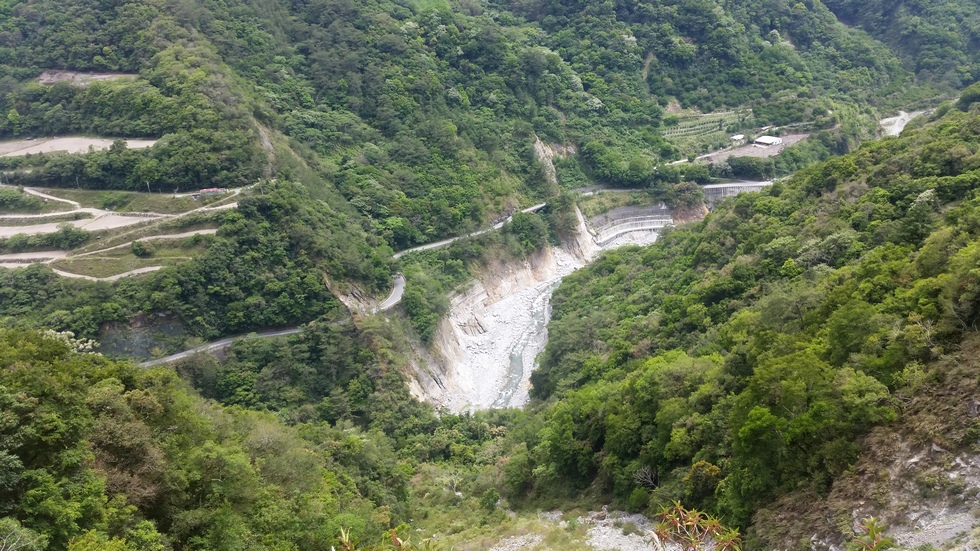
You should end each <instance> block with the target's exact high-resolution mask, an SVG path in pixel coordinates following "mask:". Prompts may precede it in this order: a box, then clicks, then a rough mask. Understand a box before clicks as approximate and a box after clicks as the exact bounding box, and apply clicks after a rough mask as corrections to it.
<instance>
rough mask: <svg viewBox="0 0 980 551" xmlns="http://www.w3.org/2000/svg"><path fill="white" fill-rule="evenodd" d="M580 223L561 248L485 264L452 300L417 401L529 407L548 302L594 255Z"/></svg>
mask: <svg viewBox="0 0 980 551" xmlns="http://www.w3.org/2000/svg"><path fill="white" fill-rule="evenodd" d="M578 217H579V231H578V232H577V234H576V235H575V236H574V237H573V238H571V239H568V240H566V242H565V243H564V244H563V245H562V246H560V247H551V248H547V249H544V250H541V251H538V252H537V253H535V254H533V255H531V256H530V257H528V258H525V259H522V260H515V261H509V262H496V263H491V264H490V265H488V266H487V267H486V268H484V269H483V270H482V271H481V273H480V274H479V275H478V277H477V279H476V281H474V282H473V283H472V284H471V285H470V287H468V288H467V289H465V290H464V291H462V292H460V293H459V294H457V295H456V296H454V297H452V299H451V308H450V312H449V314H448V315H447V316H445V317H444V318H443V319H442V320H441V321H440V323H439V327H438V329H437V331H436V334H435V337H434V339H433V345H432V346H431V347H430V349H429V350H426V351H420V354H419V358H418V363H419V365H418V366H417V369H416V371H417V373H416V379H415V381H414V382H413V384H412V385H411V386H412V390H413V393H415V395H416V396H417V397H418V398H420V399H422V400H426V401H428V402H431V403H433V404H435V405H436V406H437V407H445V408H447V409H449V410H450V411H453V412H459V411H467V410H477V409H486V408H490V407H520V406H523V405H524V404H525V403H526V402H527V399H528V391H529V389H530V383H529V378H530V375H531V372H532V371H533V369H534V367H535V358H536V356H537V355H538V353H539V352H541V350H543V349H544V345H545V343H546V342H547V330H546V327H545V326H546V324H547V321H548V315H549V310H550V301H551V294H552V292H553V291H554V289H555V288H556V287H557V285H558V283H559V282H560V281H561V278H562V277H564V276H566V275H568V274H570V273H572V272H573V271H575V270H577V269H578V268H581V267H582V266H585V265H586V264H588V263H589V262H591V261H592V259H593V258H594V257H595V256H596V254H598V253H599V251H600V248H599V247H598V246H597V245H596V244H595V243H594V241H593V240H592V237H591V235H590V234H589V233H588V232H587V231H586V229H585V220H584V219H583V218H582V216H581V213H579V214H578ZM652 239H655V235H654V236H651V241H652Z"/></svg>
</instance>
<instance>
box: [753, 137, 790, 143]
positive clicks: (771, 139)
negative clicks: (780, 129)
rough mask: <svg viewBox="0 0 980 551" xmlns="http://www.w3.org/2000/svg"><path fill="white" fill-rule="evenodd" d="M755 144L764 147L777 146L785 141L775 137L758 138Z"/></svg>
mask: <svg viewBox="0 0 980 551" xmlns="http://www.w3.org/2000/svg"><path fill="white" fill-rule="evenodd" d="M755 143H758V144H762V145H776V144H780V143H783V139H782V138H776V137H773V136H759V137H758V138H756V139H755Z"/></svg>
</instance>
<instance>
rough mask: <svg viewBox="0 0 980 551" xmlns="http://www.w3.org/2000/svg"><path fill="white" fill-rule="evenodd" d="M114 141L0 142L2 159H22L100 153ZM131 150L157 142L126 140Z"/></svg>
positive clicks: (74, 137) (42, 140) (71, 138)
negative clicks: (23, 157)
mask: <svg viewBox="0 0 980 551" xmlns="http://www.w3.org/2000/svg"><path fill="white" fill-rule="evenodd" d="M112 142H113V140H112V139H109V138H83V137H80V136H73V137H68V138H38V139H36V140H14V141H10V142H0V157H20V156H23V155H36V154H38V153H53V152H55V151H63V152H65V153H85V152H87V151H88V149H89V147H92V148H93V149H95V150H97V151H99V150H103V149H109V147H110V146H111V145H112ZM125 142H126V147H128V148H129V149H143V148H147V147H150V146H152V145H153V144H155V143H157V141H156V140H125Z"/></svg>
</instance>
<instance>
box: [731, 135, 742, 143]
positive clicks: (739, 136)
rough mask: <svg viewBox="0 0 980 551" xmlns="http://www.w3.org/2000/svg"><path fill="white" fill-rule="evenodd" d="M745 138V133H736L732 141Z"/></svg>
mask: <svg viewBox="0 0 980 551" xmlns="http://www.w3.org/2000/svg"><path fill="white" fill-rule="evenodd" d="M744 139H745V134H735V135H734V136H732V141H733V142H737V141H741V140H744Z"/></svg>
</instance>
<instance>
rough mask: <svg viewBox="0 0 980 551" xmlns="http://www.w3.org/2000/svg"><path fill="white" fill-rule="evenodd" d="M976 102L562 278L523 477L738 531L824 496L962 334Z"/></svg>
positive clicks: (971, 251) (973, 257) (972, 279)
mask: <svg viewBox="0 0 980 551" xmlns="http://www.w3.org/2000/svg"><path fill="white" fill-rule="evenodd" d="M974 88H975V87H974ZM976 99H977V97H976V91H975V90H973V91H968V92H967V93H965V94H964V97H963V100H961V101H960V102H959V103H958V106H959V109H957V108H950V107H949V106H947V107H946V108H944V109H942V110H941V112H940V114H939V115H937V116H936V118H935V120H934V121H933V122H931V123H929V124H928V125H926V126H925V127H924V128H922V129H920V130H918V131H914V132H913V131H906V133H905V134H903V136H902V137H900V138H887V139H883V140H880V141H877V142H873V143H869V144H866V145H864V146H862V147H861V148H860V149H859V150H858V151H856V152H855V153H853V154H850V155H846V156H843V157H840V158H835V159H833V160H831V161H829V162H826V163H822V164H820V165H817V166H815V167H813V168H811V169H807V170H804V171H801V172H800V173H798V174H797V175H796V176H794V177H793V178H791V179H788V180H787V181H785V182H780V183H777V184H775V185H774V186H772V188H770V189H768V190H766V191H764V192H762V193H758V194H744V195H740V196H738V197H736V198H734V199H730V200H727V201H726V202H724V203H722V204H721V205H719V207H718V209H717V210H716V211H715V212H714V213H713V214H711V215H710V216H708V217H707V218H706V219H705V220H704V221H703V222H701V223H698V224H695V225H693V226H691V227H687V228H684V229H680V230H677V231H675V232H672V233H669V234H668V235H666V236H664V237H663V239H662V240H661V241H659V242H658V243H657V244H655V245H653V246H651V247H648V248H646V249H639V248H634V249H623V250H621V251H615V252H610V253H606V254H605V255H604V256H603V257H602V258H600V259H599V260H598V261H597V262H596V263H594V264H593V265H592V266H590V267H589V268H587V269H584V270H581V271H580V272H578V273H576V274H573V275H572V276H569V277H568V278H566V279H565V280H564V282H563V284H562V286H561V287H560V288H559V289H558V291H557V292H556V293H555V297H554V301H553V305H554V314H553V318H552V322H551V324H550V325H549V343H548V346H547V349H546V351H545V353H544V355H543V358H542V365H541V368H540V370H539V371H537V372H535V373H534V374H533V375H532V381H533V383H534V387H533V394H534V395H536V396H537V397H538V398H539V399H540V400H543V401H545V402H546V403H548V404H551V405H549V406H548V408H546V409H545V410H544V412H543V413H542V414H543V415H544V416H545V418H546V419H547V422H546V424H545V428H544V429H543V430H541V431H540V432H539V433H538V434H537V439H536V440H535V441H534V443H535V447H534V448H533V449H534V450H535V451H534V452H533V453H530V455H529V456H528V458H525V459H523V460H525V461H530V462H531V464H532V466H533V472H534V473H536V475H535V477H541V475H543V474H545V473H547V477H545V480H553V481H556V480H577V481H578V483H579V484H580V485H581V487H583V488H584V487H585V486H586V485H588V484H590V483H593V481H595V480H598V481H601V482H602V483H603V484H605V485H607V487H608V488H609V489H611V490H612V491H614V492H615V493H616V494H618V495H620V496H622V497H623V498H624V499H625V498H628V499H629V501H630V502H631V503H632V504H633V506H635V507H639V508H643V507H644V506H645V504H646V503H647V502H648V501H649V503H650V505H655V504H657V503H662V502H663V501H664V500H667V499H671V498H677V499H683V500H685V501H686V502H687V503H689V504H696V505H698V506H700V507H704V508H707V509H708V510H711V511H715V512H718V513H720V514H722V515H724V516H725V517H726V518H728V519H729V520H731V521H733V522H735V523H737V524H739V525H742V526H748V525H750V523H751V521H752V519H753V518H758V515H760V514H762V513H760V511H762V510H764V509H765V508H766V507H767V506H768V504H769V503H770V502H771V500H772V499H773V498H775V497H777V496H780V495H785V494H788V493H792V492H797V491H808V492H813V493H815V494H817V495H819V494H822V493H823V492H825V491H826V490H827V489H828V488H829V487H830V485H831V483H832V482H833V481H834V480H835V479H837V478H838V477H840V476H841V475H842V474H843V473H845V472H847V471H848V469H849V466H850V465H851V464H852V463H853V462H854V461H855V460H856V458H857V453H858V449H859V447H858V442H859V441H858V438H859V436H860V435H862V434H864V433H865V432H866V431H868V430H869V429H871V428H872V427H875V426H879V425H882V424H884V425H887V424H888V423H891V422H892V421H894V420H895V419H896V417H897V416H898V415H899V414H900V413H901V412H902V408H901V407H900V402H899V401H897V400H896V397H897V396H902V395H905V393H907V392H908V389H910V388H913V387H915V386H916V385H919V384H921V381H922V380H923V377H925V378H926V379H928V378H930V377H933V376H937V375H936V373H937V372H936V371H935V369H943V368H942V367H937V368H933V367H930V362H932V361H934V360H935V359H936V358H952V361H954V362H956V360H955V358H956V354H957V351H958V349H959V343H960V342H961V340H962V339H964V338H965V336H968V335H972V334H973V333H974V332H975V331H976V327H977V325H976V324H977V320H978V315H980V301H978V295H977V290H978V280H977V278H978V272H977V266H978V265H980V257H978V251H980V225H978V222H980V210H978V208H980V202H978V201H980V199H978V197H977V193H978V192H977V190H978V186H980V154H978V151H980V112H978V108H980V104H977V103H972V107H971V102H972V101H974V100H976ZM947 111H948V112H947ZM939 423H940V426H942V424H943V423H944V422H943V421H939ZM972 423H973V427H974V428H973V429H970V430H971V431H974V432H969V431H968V432H967V433H966V434H967V436H965V439H959V440H957V441H956V442H955V444H954V445H955V446H961V447H966V448H967V449H969V446H971V445H974V444H975V440H971V438H973V437H974V436H975V430H976V424H975V421H973V422H972ZM940 430H942V429H940ZM971 434H972V435H974V436H970V435H971ZM937 438H940V436H939V433H937ZM528 449H529V450H530V449H532V447H531V446H530V445H529V446H528ZM640 471H644V472H646V473H648V475H649V477H652V480H654V481H655V482H652V483H648V484H644V483H641V482H640V481H641V480H644V479H640V478H637V477H636V476H635V473H637V472H640ZM527 472H530V471H527ZM548 477H554V478H548ZM649 477H648V478H646V479H645V480H648V481H649V480H651V478H649ZM538 479H539V480H540V478H538ZM525 483H527V481H525ZM552 483H553V482H549V483H545V485H548V484H552Z"/></svg>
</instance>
